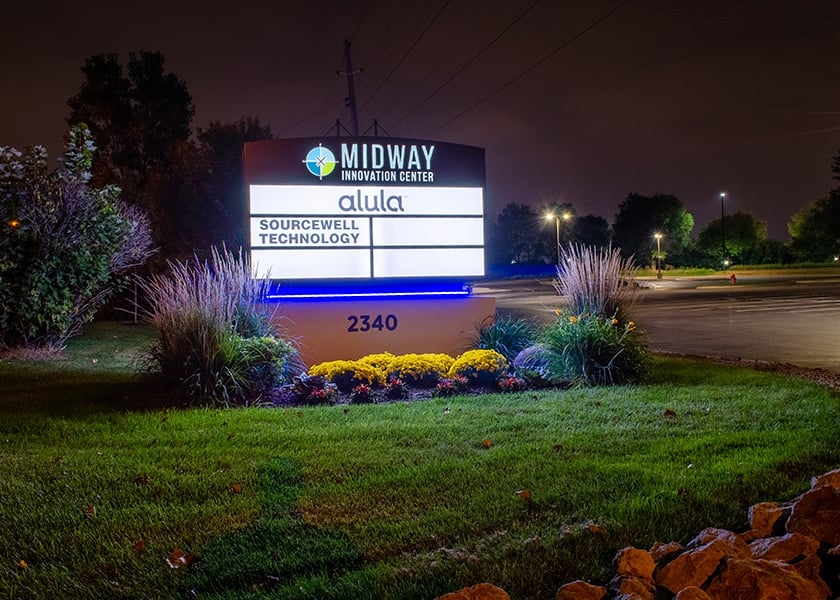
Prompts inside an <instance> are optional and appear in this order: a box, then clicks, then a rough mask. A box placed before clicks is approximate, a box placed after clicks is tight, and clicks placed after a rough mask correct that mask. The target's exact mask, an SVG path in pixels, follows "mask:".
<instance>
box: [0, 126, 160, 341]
mask: <svg viewBox="0 0 840 600" xmlns="http://www.w3.org/2000/svg"><path fill="white" fill-rule="evenodd" d="M95 149H96V147H95V146H94V144H93V142H92V141H91V136H90V132H89V131H88V129H87V127H86V126H84V125H77V126H75V127H73V129H71V131H70V134H69V136H68V142H67V148H66V152H65V154H64V156H63V158H62V160H61V161H60V166H59V168H58V169H57V170H56V171H54V172H49V171H48V169H47V154H46V151H45V150H44V148H43V147H41V146H35V147H34V148H28V149H26V150H25V151H24V152H20V151H18V150H16V149H14V148H10V147H7V146H2V147H0V347H5V348H10V347H27V348H44V349H51V350H56V349H61V348H63V347H64V344H65V342H66V341H67V339H68V338H69V337H71V336H73V335H75V334H77V333H78V332H79V330H80V328H81V326H82V325H83V324H84V323H86V322H88V321H90V320H91V319H92V318H93V316H94V313H95V312H96V311H97V310H98V309H99V308H100V307H101V306H102V305H103V304H104V303H105V301H106V300H107V299H108V298H109V297H110V296H111V295H112V294H113V293H114V292H116V291H117V290H118V289H119V287H120V284H121V282H122V281H123V279H122V276H123V275H125V274H126V273H127V272H128V271H129V270H130V269H131V268H132V267H134V266H137V265H140V264H142V263H144V262H145V261H146V259H147V258H148V257H149V256H151V255H152V254H153V252H154V250H153V248H152V240H151V230H150V227H149V222H148V219H147V218H146V217H145V215H143V214H142V213H141V212H140V211H139V210H138V209H136V208H133V207H130V206H128V205H126V204H124V203H122V202H120V201H119V200H118V196H119V194H120V189H119V188H118V187H116V186H106V187H104V188H95V187H93V186H91V185H90V184H89V183H88V182H89V181H90V179H91V165H92V161H93V153H94V150H95Z"/></svg>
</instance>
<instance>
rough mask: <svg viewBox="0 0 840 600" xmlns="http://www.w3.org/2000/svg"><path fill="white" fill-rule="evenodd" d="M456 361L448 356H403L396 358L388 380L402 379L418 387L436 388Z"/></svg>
mask: <svg viewBox="0 0 840 600" xmlns="http://www.w3.org/2000/svg"><path fill="white" fill-rule="evenodd" d="M454 361H455V359H453V358H452V357H451V356H449V355H447V354H403V355H402V356H397V357H394V360H393V362H392V363H391V366H390V369H389V372H388V379H401V380H402V381H404V382H405V383H406V384H408V385H413V386H417V387H434V386H435V385H437V382H438V381H439V380H440V378H441V377H444V376H445V375H446V374H447V373H448V372H449V368H450V367H451V366H452V363H453V362H454Z"/></svg>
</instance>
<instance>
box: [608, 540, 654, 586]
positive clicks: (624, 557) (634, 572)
mask: <svg viewBox="0 0 840 600" xmlns="http://www.w3.org/2000/svg"><path fill="white" fill-rule="evenodd" d="M613 565H614V566H615V570H616V572H617V573H618V574H619V575H622V576H629V577H638V578H640V579H645V580H647V581H653V570H654V569H655V568H656V563H655V562H654V561H653V558H651V556H650V553H649V552H647V551H645V550H639V549H638V548H633V547H627V548H624V549H623V550H619V551H618V554H616V555H615V558H614V559H613Z"/></svg>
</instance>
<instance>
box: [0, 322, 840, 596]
mask: <svg viewBox="0 0 840 600" xmlns="http://www.w3.org/2000/svg"><path fill="white" fill-rule="evenodd" d="M149 339H150V333H149V331H148V330H146V329H145V328H143V327H136V326H130V325H123V324H114V323H105V324H96V325H95V326H93V327H91V328H89V329H88V330H87V331H86V333H85V335H83V336H82V337H80V338H78V339H76V340H74V341H73V342H72V343H71V345H70V346H69V347H68V349H67V352H66V358H65V359H64V360H58V361H8V360H7V361H2V362H0V411H2V421H0V464H2V469H3V471H2V474H3V477H1V478H0V499H2V501H0V523H2V525H3V527H2V534H0V597H2V598H18V597H20V598H185V597H196V598H313V599H314V598H319V599H321V598H335V599H345V598H417V599H421V598H422V599H431V598H434V597H435V596H436V595H438V594H441V593H444V592H446V591H452V590H454V589H458V588H460V587H463V586H466V585H472V584H475V583H478V582H481V581H489V582H491V583H494V584H496V585H499V586H501V587H503V588H505V589H506V590H507V591H508V592H509V593H510V594H511V595H512V597H515V598H553V597H554V594H555V592H556V589H557V587H558V586H559V585H560V584H561V583H563V582H566V581H569V580H572V579H575V578H587V579H591V580H595V581H600V580H603V579H604V578H608V577H609V571H610V560H611V559H612V557H613V555H614V553H615V551H616V550H617V549H619V548H622V547H624V546H626V545H630V544H633V545H637V546H639V547H648V546H649V545H650V544H651V543H652V542H654V541H656V540H674V539H676V540H687V539H690V538H691V537H693V535H694V534H695V533H696V532H697V531H699V530H700V529H702V528H704V527H706V526H710V525H715V526H720V527H727V528H735V529H738V528H743V527H744V526H745V520H746V508H747V507H748V506H749V505H750V504H752V503H755V502H758V501H764V500H785V499H789V498H791V497H793V496H795V495H797V494H799V493H801V492H802V491H803V490H805V489H806V488H807V487H808V481H809V479H810V477H811V476H813V475H816V474H819V473H822V472H824V471H827V470H829V469H832V468H836V467H838V466H840V445H839V444H838V441H840V440H838V434H837V432H838V427H839V426H840V395H838V394H837V393H836V392H832V391H830V390H827V389H824V388H821V387H818V386H815V385H812V384H809V383H806V382H803V381H800V380H797V379H793V378H788V377H784V376H777V375H773V374H768V373H758V372H754V371H749V370H746V369H740V368H735V367H725V366H718V365H711V364H707V363H703V362H698V361H691V360H682V359H676V358H657V359H656V360H655V364H654V369H653V373H654V376H653V377H652V378H651V380H650V382H649V383H648V384H646V385H644V386H636V387H621V388H612V389H581V390H572V391H537V392H526V393H521V394H511V395H487V396H475V397H455V398H447V399H435V400H430V401H421V402H414V403H395V404H386V405H364V406H355V405H354V406H349V407H344V406H335V407H320V408H300V409H297V408H294V409H282V408H281V409H259V408H251V409H231V410H217V409H214V410H178V409H174V408H166V407H165V405H166V403H165V401H164V400H163V399H161V398H160V397H159V395H158V394H156V393H155V392H154V391H153V390H151V389H150V388H148V386H146V385H144V384H142V383H140V382H139V381H137V379H136V378H135V377H134V376H133V370H132V369H133V365H136V364H137V361H136V359H135V354H136V350H137V348H139V347H141V346H142V345H143V344H144V343H147V342H148V340H149ZM666 411H673V413H675V415H674V416H666ZM669 415H670V413H669ZM524 490H527V491H529V492H530V495H531V498H532V500H531V501H528V500H526V499H525V496H524V495H523V494H517V493H516V492H522V491H524ZM594 525H597V526H598V527H595V526H594ZM176 548H178V549H180V550H182V551H183V552H184V553H189V554H190V556H189V558H188V559H186V560H185V561H182V562H186V563H189V564H188V565H184V566H181V567H180V568H177V569H173V568H171V567H170V566H169V565H168V564H167V561H166V559H167V557H169V556H170V555H171V554H172V552H173V550H175V549H176ZM173 558H174V557H173ZM193 558H195V560H194V561H193ZM193 591H194V593H193Z"/></svg>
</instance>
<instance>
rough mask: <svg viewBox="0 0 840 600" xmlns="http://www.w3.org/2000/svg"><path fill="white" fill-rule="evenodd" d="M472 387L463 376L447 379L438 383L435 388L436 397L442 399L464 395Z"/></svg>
mask: <svg viewBox="0 0 840 600" xmlns="http://www.w3.org/2000/svg"><path fill="white" fill-rule="evenodd" d="M469 387H470V380H469V379H467V378H466V377H464V376H463V375H455V376H454V377H445V378H443V379H441V380H440V381H438V384H437V386H436V387H435V395H436V396H440V397H442V398H445V397H448V396H455V395H456V394H463V393H464V392H465V391H467V389H469Z"/></svg>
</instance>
